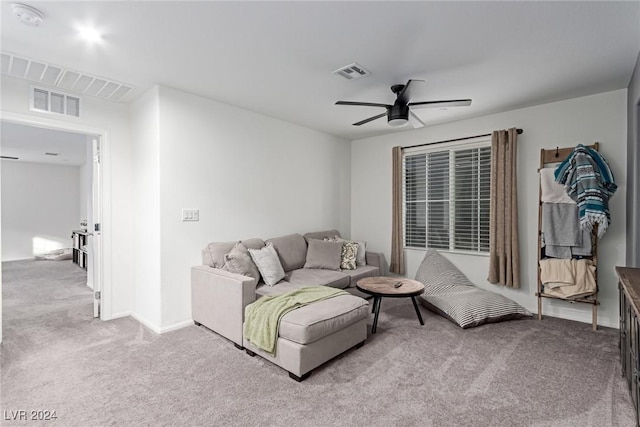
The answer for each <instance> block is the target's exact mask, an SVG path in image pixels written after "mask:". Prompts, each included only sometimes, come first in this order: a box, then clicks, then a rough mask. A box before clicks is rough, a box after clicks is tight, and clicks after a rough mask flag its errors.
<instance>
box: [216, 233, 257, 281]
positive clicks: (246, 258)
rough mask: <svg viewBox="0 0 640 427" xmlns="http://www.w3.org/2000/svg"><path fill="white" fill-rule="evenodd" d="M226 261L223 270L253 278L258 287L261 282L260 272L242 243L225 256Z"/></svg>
mask: <svg viewBox="0 0 640 427" xmlns="http://www.w3.org/2000/svg"><path fill="white" fill-rule="evenodd" d="M224 260H225V263H224V265H223V266H222V269H223V270H226V271H228V272H230V273H235V274H241V275H243V276H248V277H252V278H254V279H256V285H257V284H258V282H259V281H260V271H258V267H257V266H256V264H255V263H254V262H253V260H252V259H251V256H250V255H249V250H247V248H246V247H245V246H244V245H243V244H242V243H240V242H238V243H237V244H236V245H235V246H234V248H233V249H232V250H231V252H229V253H228V254H226V255H225V256H224Z"/></svg>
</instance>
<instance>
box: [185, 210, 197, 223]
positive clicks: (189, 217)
mask: <svg viewBox="0 0 640 427" xmlns="http://www.w3.org/2000/svg"><path fill="white" fill-rule="evenodd" d="M182 220H183V221H200V210H199V209H182Z"/></svg>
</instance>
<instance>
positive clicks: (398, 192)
mask: <svg viewBox="0 0 640 427" xmlns="http://www.w3.org/2000/svg"><path fill="white" fill-rule="evenodd" d="M392 158H393V160H392V161H393V164H392V169H391V171H392V175H393V179H392V190H391V194H392V198H393V205H392V209H393V212H392V215H391V217H392V220H391V264H390V265H389V271H391V272H392V273H397V274H404V248H403V246H402V147H393V151H392Z"/></svg>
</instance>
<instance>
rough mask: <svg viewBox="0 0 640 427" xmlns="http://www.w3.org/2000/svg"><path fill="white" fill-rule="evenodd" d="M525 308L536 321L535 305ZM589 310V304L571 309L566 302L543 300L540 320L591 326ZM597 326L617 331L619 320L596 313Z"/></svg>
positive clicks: (536, 311)
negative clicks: (568, 321)
mask: <svg viewBox="0 0 640 427" xmlns="http://www.w3.org/2000/svg"><path fill="white" fill-rule="evenodd" d="M526 308H527V310H529V311H530V312H532V313H533V315H534V317H536V320H537V317H538V306H537V304H536V305H535V306H534V307H526ZM591 308H592V307H591V305H589V304H580V305H579V306H578V307H576V308H573V307H571V305H570V303H569V302H566V301H555V300H550V301H546V300H545V301H543V305H542V320H543V321H544V318H545V317H557V318H560V319H566V320H573V321H575V322H581V323H588V324H591ZM598 326H603V327H605V328H613V329H619V328H620V324H619V319H611V318H608V317H604V316H602V314H601V313H598Z"/></svg>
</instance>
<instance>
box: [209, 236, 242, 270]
mask: <svg viewBox="0 0 640 427" xmlns="http://www.w3.org/2000/svg"><path fill="white" fill-rule="evenodd" d="M236 243H238V241H237V240H236V241H234V242H211V243H209V244H208V245H207V252H208V253H209V256H208V257H206V258H207V259H206V260H207V261H208V262H206V265H208V266H209V267H213V268H222V266H223V265H224V262H225V261H224V256H225V255H226V254H228V253H229V252H231V249H233V247H234V246H235V245H236Z"/></svg>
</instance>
